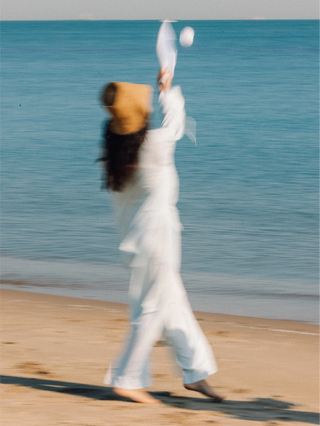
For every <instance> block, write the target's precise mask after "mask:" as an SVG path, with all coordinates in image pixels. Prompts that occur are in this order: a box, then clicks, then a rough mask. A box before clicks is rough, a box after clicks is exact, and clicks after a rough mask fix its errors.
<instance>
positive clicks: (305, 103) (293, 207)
mask: <svg viewBox="0 0 320 426" xmlns="http://www.w3.org/2000/svg"><path fill="white" fill-rule="evenodd" d="M187 25H189V26H192V27H193V28H194V30H195V40H194V44H193V46H192V47H190V48H187V49H186V48H182V47H181V46H180V47H179V51H178V61H177V66H176V73H175V79H174V84H179V85H181V87H182V92H183V94H184V96H185V99H186V110H187V115H188V116H190V117H192V118H193V119H194V120H195V121H196V123H197V146H195V144H194V143H193V142H192V141H190V139H188V138H187V137H186V136H185V137H184V138H183V139H182V140H181V141H179V142H178V145H177V149H176V164H177V169H178V172H179V175H180V201H179V205H178V207H179V209H180V215H181V221H182V223H183V226H184V231H183V234H182V239H183V240H182V244H183V247H182V249H183V255H182V275H183V279H184V283H185V286H186V288H187V290H188V294H189V297H190V300H191V303H192V306H193V307H194V308H195V309H198V310H205V311H209V312H220V313H227V314H236V315H247V316H257V317H266V318H284V319H292V320H301V321H307V322H313V323H317V322H318V318H319V316H318V315H319V314H318V312H319V311H318V308H319V287H318V279H319V245H318V241H319V22H318V21H179V22H176V23H173V26H174V29H175V31H176V33H177V35H179V32H180V31H181V29H182V28H183V27H185V26H187ZM159 26H160V22H157V21H46V22H39V21H37V22H30V21H29V22H26V21H24V22H22V21H21V22H1V174H2V175H1V201H2V202H1V250H2V257H1V272H2V287H3V288H11V289H21V290H26V291H39V292H46V293H52V294H60V295H69V296H75V297H86V298H93V299H102V300H113V301H121V302H125V301H126V292H127V288H128V282H129V272H128V271H126V270H125V269H123V268H122V266H121V265H120V264H121V255H120V252H119V251H118V245H119V237H118V235H117V233H116V230H115V228H114V225H113V217H112V206H111V205H110V196H109V194H108V192H106V191H102V190H101V181H100V178H101V175H100V170H99V165H98V164H96V163H95V160H96V159H97V158H98V156H99V153H100V152H99V146H100V143H101V129H102V126H103V123H104V120H105V119H106V116H105V114H104V112H103V110H102V108H101V106H100V104H99V93H100V90H101V87H102V86H103V85H104V84H105V83H107V82H109V81H115V80H116V81H130V82H134V83H147V84H151V85H152V86H153V87H154V111H155V112H154V116H153V118H152V125H153V126H154V127H155V126H158V125H159V124H160V122H161V117H160V115H159V112H158V109H157V94H156V76H157V72H158V61H157V57H156V52H155V45H156V38H157V32H158V29H159Z"/></svg>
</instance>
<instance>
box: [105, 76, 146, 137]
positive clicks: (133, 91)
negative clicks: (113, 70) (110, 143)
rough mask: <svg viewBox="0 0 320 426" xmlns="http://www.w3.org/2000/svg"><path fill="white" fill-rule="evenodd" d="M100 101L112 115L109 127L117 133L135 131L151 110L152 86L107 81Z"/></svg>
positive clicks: (140, 127) (143, 123)
mask: <svg viewBox="0 0 320 426" xmlns="http://www.w3.org/2000/svg"><path fill="white" fill-rule="evenodd" d="M102 101H103V104H104V105H105V107H106V108H107V109H108V111H109V112H110V114H111V115H112V118H111V121H110V126H111V127H110V128H111V131H112V132H113V133H116V134H117V135H129V134H131V133H136V132H138V131H139V130H141V129H142V128H143V127H145V125H146V122H147V120H148V117H149V114H150V113H151V112H152V87H151V86H147V85H145V84H133V83H117V82H114V83H109V84H108V85H107V86H106V87H105V89H104V91H103V93H102Z"/></svg>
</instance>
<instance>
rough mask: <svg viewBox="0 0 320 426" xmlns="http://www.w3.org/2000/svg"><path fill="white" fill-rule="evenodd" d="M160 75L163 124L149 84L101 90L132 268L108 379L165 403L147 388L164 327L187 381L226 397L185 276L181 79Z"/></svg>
mask: <svg viewBox="0 0 320 426" xmlns="http://www.w3.org/2000/svg"><path fill="white" fill-rule="evenodd" d="M158 79H159V92H160V95H159V103H160V107H161V108H162V112H163V116H164V118H163V122H162V126H161V127H160V128H159V129H155V130H148V120H149V116H150V114H151V112H152V108H151V104H152V89H151V87H150V86H147V85H138V84H131V83H118V82H114V83H110V84H108V85H107V86H106V88H105V89H104V91H103V95H102V98H103V104H104V105H105V107H106V108H107V110H108V111H109V113H110V114H111V119H110V120H109V122H108V124H107V127H106V132H105V144H104V156H103V161H104V169H105V178H106V187H107V188H108V189H109V190H110V191H111V192H112V195H113V200H114V206H115V217H116V220H117V222H118V226H119V229H120V232H121V234H122V242H121V245H120V250H122V251H123V252H124V254H125V259H126V263H127V265H128V266H129V267H130V268H131V271H132V275H131V282H130V288H129V303H130V318H131V330H130V333H129V337H128V339H127V342H126V344H125V347H124V349H123V351H122V354H121V355H120V357H119V358H118V359H117V361H116V363H115V364H114V365H113V366H112V367H110V369H109V370H108V372H107V374H106V377H105V380H104V382H105V384H111V385H112V386H113V390H114V392H115V393H116V394H117V395H121V396H124V397H128V398H130V399H132V400H134V401H137V402H141V403H148V404H153V403H157V402H159V401H157V400H156V399H154V398H153V397H152V396H151V395H150V394H149V393H147V392H146V391H145V390H144V388H145V387H147V386H149V385H150V383H151V382H150V375H149V359H150V355H151V351H152V348H153V346H154V345H155V343H156V342H157V340H159V339H160V338H161V336H162V335H163V333H164V334H165V336H166V339H167V340H168V341H169V342H170V344H171V345H172V346H173V347H174V349H175V352H176V357H177V362H178V363H179V364H180V366H181V368H182V370H183V383H184V386H185V388H186V389H189V390H194V391H198V392H201V393H203V394H205V395H207V396H208V397H211V398H213V400H215V401H217V402H220V401H221V400H222V398H221V397H219V396H218V395H217V394H216V393H215V392H214V391H213V390H212V389H211V388H210V386H209V385H208V384H207V382H206V381H205V380H204V379H205V378H206V377H208V376H209V375H211V374H213V373H215V372H216V371H217V367H216V362H215V359H214V356H213V353H212V351H211V348H210V346H209V343H208V342H207V340H206V338H205V336H204V334H203V332H202V330H201V328H200V327H199V325H198V323H197V321H196V319H195V317H194V315H193V313H192V310H191V307H190V304H189V301H188V298H187V294H186V291H185V289H184V286H183V283H182V281H181V277H180V250H181V247H180V246H181V244H180V232H181V224H180V220H179V214H178V211H177V208H176V203H177V201H178V188H179V182H178V176H177V172H176V168H175V164H174V150H175V143H176V141H177V140H179V139H181V138H182V136H183V134H184V124H185V110H184V98H183V96H182V94H181V89H180V87H179V86H176V87H173V88H172V87H171V80H172V79H171V77H170V75H169V74H168V73H164V72H160V74H159V76H158ZM160 81H161V82H160ZM162 81H164V82H162Z"/></svg>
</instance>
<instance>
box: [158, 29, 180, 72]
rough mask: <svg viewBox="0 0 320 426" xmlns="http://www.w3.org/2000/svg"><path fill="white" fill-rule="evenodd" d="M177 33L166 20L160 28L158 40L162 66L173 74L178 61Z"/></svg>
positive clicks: (159, 57)
mask: <svg viewBox="0 0 320 426" xmlns="http://www.w3.org/2000/svg"><path fill="white" fill-rule="evenodd" d="M176 39H177V37H176V33H175V32H174V29H173V28H172V25H171V24H170V22H169V21H164V22H163V23H162V25H161V27H160V29H159V33H158V40H157V47H156V50H157V55H158V59H159V63H160V68H161V69H162V70H163V71H164V70H167V71H168V72H169V73H170V74H171V76H172V77H173V75H174V68H175V66H176V63H177V47H176Z"/></svg>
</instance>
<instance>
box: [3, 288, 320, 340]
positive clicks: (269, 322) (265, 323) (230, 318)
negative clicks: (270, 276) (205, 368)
mask: <svg viewBox="0 0 320 426" xmlns="http://www.w3.org/2000/svg"><path fill="white" fill-rule="evenodd" d="M2 293H4V294H6V293H7V294H10V293H12V296H14V294H15V293H18V294H20V293H21V294H23V295H25V294H28V295H31V296H30V298H33V297H37V298H38V299H39V298H40V296H43V298H44V299H46V298H49V299H51V298H52V300H54V299H56V300H57V301H58V300H61V301H63V300H65V303H69V302H74V303H76V302H77V304H79V306H80V305H81V304H82V305H83V306H90V307H94V306H96V307H100V308H103V307H105V308H107V309H108V308H109V309H112V308H114V309H118V310H121V311H125V312H127V314H128V316H129V311H128V304H126V303H122V302H114V301H108V300H97V299H88V298H86V297H72V296H64V295H63V296H62V295H58V294H49V293H46V292H37V291H34V290H33V289H32V290H21V289H17V290H12V289H3V288H0V294H2ZM21 297H22V296H21ZM0 298H1V296H0ZM27 299H28V297H27ZM80 302H81V303H80ZM84 302H85V304H84ZM193 312H194V314H195V316H199V315H202V316H205V317H206V319H214V320H216V321H220V322H222V323H229V324H238V323H246V324H247V326H248V327H249V328H250V327H254V325H255V324H256V322H259V323H261V327H263V328H266V327H269V328H270V330H271V331H279V332H292V333H294V332H296V333H303V334H311V335H315V336H320V332H319V325H318V324H314V323H309V322H306V321H297V320H286V319H285V320H283V319H273V318H264V317H253V316H245V315H232V314H220V313H214V312H206V311H201V310H193ZM237 327H246V326H244V325H237ZM258 328H260V327H257V329H258ZM304 329H305V331H304ZM309 329H310V331H309Z"/></svg>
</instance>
